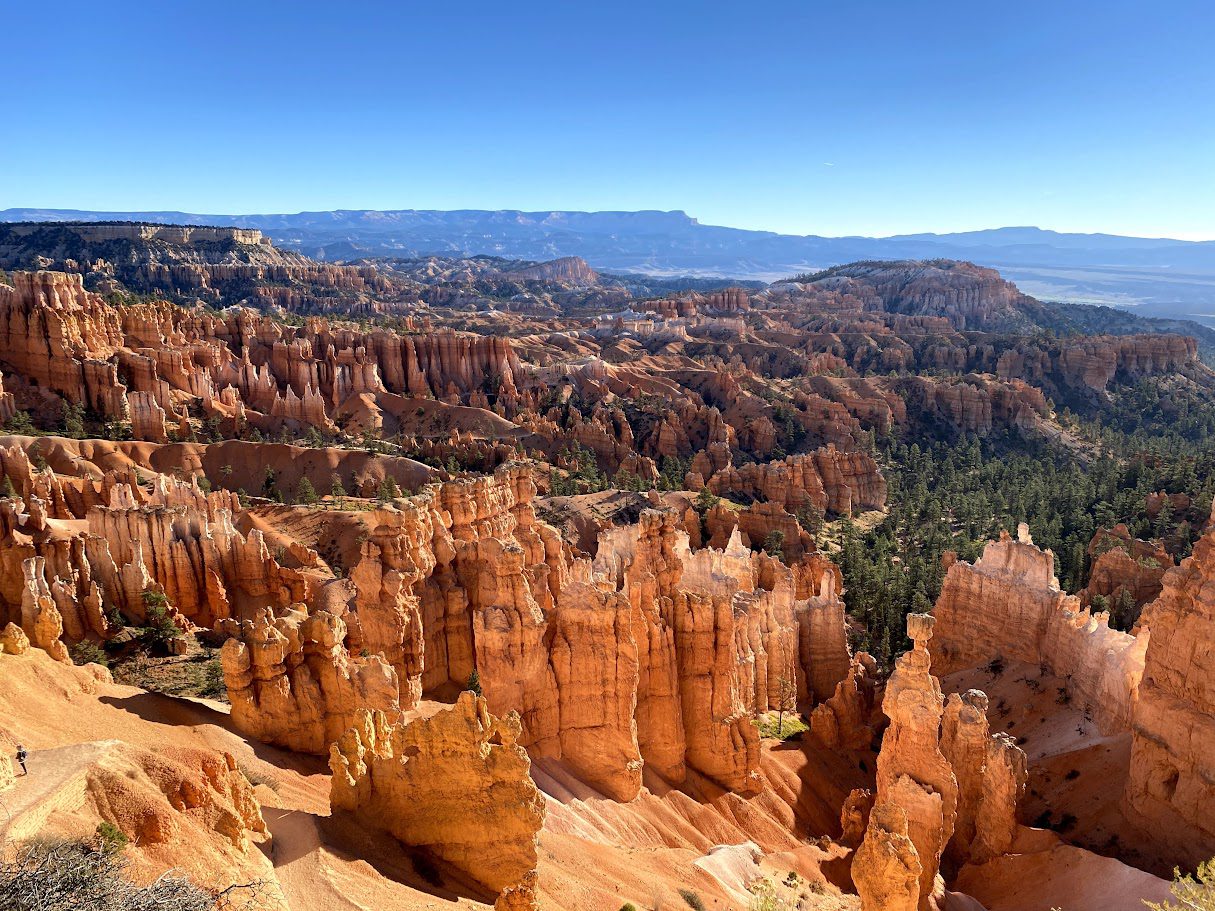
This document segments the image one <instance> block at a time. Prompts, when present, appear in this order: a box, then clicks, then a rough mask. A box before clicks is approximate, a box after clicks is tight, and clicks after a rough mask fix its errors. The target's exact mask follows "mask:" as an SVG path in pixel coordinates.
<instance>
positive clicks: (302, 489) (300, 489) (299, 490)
mask: <svg viewBox="0 0 1215 911" xmlns="http://www.w3.org/2000/svg"><path fill="white" fill-rule="evenodd" d="M295 498H296V499H297V500H299V501H300V502H301V503H304V504H305V505H308V506H311V505H312V504H313V503H315V502H317V500H319V499H320V497H318V496H317V495H316V488H315V487H313V486H312V482H311V481H309V480H308V477H307V475H305V476H304V477H302V478H300V482H299V484H297V485H296V486H295Z"/></svg>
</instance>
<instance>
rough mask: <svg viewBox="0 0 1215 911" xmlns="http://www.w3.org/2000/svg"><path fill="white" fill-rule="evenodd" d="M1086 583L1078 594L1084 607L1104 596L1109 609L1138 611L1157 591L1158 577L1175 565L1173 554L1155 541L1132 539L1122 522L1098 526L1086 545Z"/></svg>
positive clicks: (1158, 589)
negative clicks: (1094, 599)
mask: <svg viewBox="0 0 1215 911" xmlns="http://www.w3.org/2000/svg"><path fill="white" fill-rule="evenodd" d="M1088 556H1089V560H1090V561H1091V566H1092V569H1091V570H1089V577H1088V586H1087V587H1086V588H1085V590H1084V591H1083V592H1082V593H1081V599H1082V601H1083V603H1084V605H1085V606H1086V607H1087V606H1088V605H1090V604H1091V603H1092V600H1093V598H1094V597H1095V596H1100V597H1101V598H1104V599H1105V603H1106V604H1107V605H1108V606H1109V607H1110V608H1111V609H1119V610H1122V609H1125V608H1126V607H1129V608H1130V609H1131V610H1132V611H1133V612H1134V613H1133V615H1132V616H1130V617H1128V618H1127V619H1129V620H1131V621H1132V622H1133V621H1134V620H1135V619H1137V618H1138V610H1139V609H1140V608H1142V607H1143V605H1145V604H1147V603H1149V602H1150V601H1152V600H1154V599H1155V598H1156V596H1157V595H1159V594H1160V587H1161V580H1162V579H1163V578H1164V574H1165V572H1166V571H1167V570H1169V569H1171V568H1172V567H1173V565H1174V563H1173V557H1172V555H1171V554H1170V553H1169V552H1168V551H1167V550H1165V549H1164V546H1163V545H1162V544H1160V542H1158V541H1141V540H1139V539H1138V538H1132V537H1131V533H1130V531H1128V530H1127V527H1126V526H1125V525H1115V526H1114V527H1113V528H1111V529H1109V530H1106V529H1100V530H1098V532H1097V533H1096V534H1095V535H1093V540H1092V541H1090V542H1089V545H1088Z"/></svg>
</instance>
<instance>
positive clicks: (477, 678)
mask: <svg viewBox="0 0 1215 911" xmlns="http://www.w3.org/2000/svg"><path fill="white" fill-rule="evenodd" d="M464 689H466V690H472V691H473V692H474V693H476V694H477V695H478V696H484V695H485V694H484V693H482V692H481V675H480V674H478V673H477V669H476V668H475V667H474V668H473V669H472V673H471V674H469V675H468V685H467V686H465V687H464Z"/></svg>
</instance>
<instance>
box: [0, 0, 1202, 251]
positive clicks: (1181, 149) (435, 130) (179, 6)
mask: <svg viewBox="0 0 1215 911" xmlns="http://www.w3.org/2000/svg"><path fill="white" fill-rule="evenodd" d="M2 18H3V22H4V29H3V31H4V33H5V40H4V42H3V61H4V63H3V69H4V72H5V74H6V76H5V81H6V86H7V91H6V93H5V95H6V99H7V104H6V105H5V107H6V120H7V123H6V129H5V131H4V137H3V139H2V140H0V208H5V207H9V206H44V207H56V208H81V209H115V210H123V209H125V210H132V209H144V210H146V209H180V210H184V211H190V212H197V213H204V214H206V213H251V212H297V211H300V210H318V209H334V208H375V209H395V208H436V209H452V208H478V209H482V208H483V209H497V208H518V209H590V210H593V209H683V210H685V211H687V212H688V213H689V214H690V215H693V216H695V217H697V218H699V219H700V220H701V221H702V222H705V223H709V224H723V225H731V226H736V227H744V228H763V229H769V230H775V231H781V232H787V233H798V234H803V233H814V234H828V235H836V234H871V235H885V234H892V233H905V232H914V231H955V230H968V229H974V228H984V227H996V226H1001V225H1038V226H1041V227H1047V228H1055V229H1058V230H1075V231H1108V232H1112V233H1122V234H1138V235H1151V236H1162V235H1163V236H1173V237H1186V238H1193V239H1198V238H1215V52H1213V50H1212V45H1213V42H1215V3H1212V2H1211V0H1184V2H1170V0H1157V2H1153V3H1149V2H1129V0H1051V2H1042V0H1019V2H1011V3H995V2H986V0H968V2H954V0H886V2H866V0H831V2H811V0H802V2H780V0H776V2H756V0H752V2H749V3H748V2H743V0H735V2H728V3H717V2H711V3H691V2H689V3H677V2H664V0H653V2H637V3H635V2H629V0H614V2H610V3H595V2H589V3H580V2H577V0H567V2H560V3H537V2H526V0H515V2H502V0H499V2H494V3H482V2H479V0H458V2H427V3H411V2H399V3H368V2H360V0H342V2H334V0H326V2H314V0H299V2H294V3H287V2H282V3H259V2H227V0H210V2H206V3H201V2H193V0H161V2H152V0H143V2H127V0H110V2H105V3H97V2H89V3H78V2H60V3H50V2H41V3H39V2H34V0H14V2H12V3H9V4H6V5H5V10H4V12H3V14H2Z"/></svg>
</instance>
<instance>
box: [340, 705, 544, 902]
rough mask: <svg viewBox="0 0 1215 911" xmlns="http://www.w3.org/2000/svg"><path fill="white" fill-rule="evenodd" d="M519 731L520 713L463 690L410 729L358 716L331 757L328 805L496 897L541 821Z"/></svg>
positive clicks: (517, 871) (530, 863) (526, 869)
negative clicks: (492, 707)
mask: <svg viewBox="0 0 1215 911" xmlns="http://www.w3.org/2000/svg"><path fill="white" fill-rule="evenodd" d="M519 734H520V727H519V719H518V717H517V716H515V715H509V716H507V717H506V718H503V719H499V718H496V717H494V716H493V715H491V714H490V713H489V710H488V708H487V707H486V702H485V700H484V699H481V698H479V697H477V696H475V695H473V694H472V693H470V692H464V693H462V694H461V695H460V698H459V700H458V701H457V702H456V704H455V705H454V706H452V707H451V708H449V709H444V710H440V711H439V712H437V713H436V714H434V715H432V716H431V717H429V718H424V719H421V718H420V719H417V720H414V721H411V722H409V723H407V724H399V723H398V724H393V723H390V722H389V721H388V720H387V719H386V718H385V717H384V715H382V714H381V713H379V712H374V713H373V712H362V713H361V714H360V715H359V716H358V717H357V718H356V719H355V724H354V725H353V726H352V727H351V728H350V729H349V730H347V731H346V732H345V733H344V734H343V735H342V736H341V738H340V739H339V740H338V741H337V743H335V744H334V745H333V747H332V749H331V751H330V756H329V766H330V769H331V770H332V771H333V783H332V791H331V796H330V802H331V803H332V805H333V808H334V809H335V810H343V811H346V812H349V813H353V814H355V815H356V816H357V817H358V818H359V820H360V821H361V822H362V823H363V824H364V825H367V826H370V827H373V828H379V829H387V830H388V831H389V832H391V833H392V834H393V835H394V836H395V837H396V838H398V839H399V840H400V841H402V842H404V843H405V844H407V845H413V846H416V847H419V848H425V849H426V850H428V851H430V852H431V853H433V854H434V855H435V856H436V857H438V858H440V859H441V860H444V861H446V862H447V863H450V864H451V865H452V866H454V867H456V868H458V869H460V870H461V871H463V872H464V873H466V874H468V875H469V876H471V877H472V878H473V879H474V880H476V881H477V882H478V883H480V884H481V885H483V886H485V887H486V888H488V889H490V890H492V891H493V892H495V893H499V894H501V893H504V892H506V891H507V890H516V889H517V888H518V886H519V885H520V883H521V882H522V881H523V880H524V878H525V877H528V875H529V874H532V873H534V871H535V868H536V861H537V845H536V836H537V834H538V833H539V831H540V828H541V826H542V825H543V823H544V801H543V798H542V797H541V796H540V792H539V791H538V790H536V786H535V785H534V784H533V783H532V780H531V777H530V775H529V770H530V765H531V764H530V762H529V761H528V758H527V752H526V751H525V750H524V749H523V748H522V747H521V746H519V745H518V739H519ZM533 879H534V878H533ZM513 900H514V901H517V900H518V898H515V899H513ZM506 907H509V905H506ZM525 907H526V905H525Z"/></svg>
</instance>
